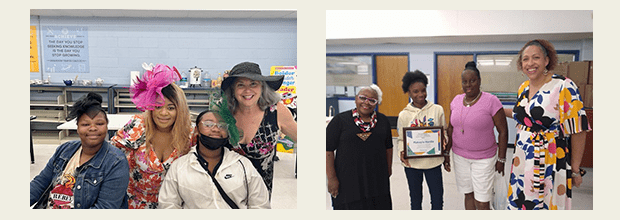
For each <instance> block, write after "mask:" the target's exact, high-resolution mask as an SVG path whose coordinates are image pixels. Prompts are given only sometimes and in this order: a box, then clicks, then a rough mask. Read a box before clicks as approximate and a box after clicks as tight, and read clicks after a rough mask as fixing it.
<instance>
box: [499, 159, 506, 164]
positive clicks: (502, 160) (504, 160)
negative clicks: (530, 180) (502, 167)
mask: <svg viewBox="0 0 620 220" xmlns="http://www.w3.org/2000/svg"><path fill="white" fill-rule="evenodd" d="M497 162H500V163H506V158H497Z"/></svg>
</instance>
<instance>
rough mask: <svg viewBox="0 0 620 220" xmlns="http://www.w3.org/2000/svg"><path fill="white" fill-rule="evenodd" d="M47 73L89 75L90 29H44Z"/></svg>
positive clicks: (78, 27) (42, 32)
mask: <svg viewBox="0 0 620 220" xmlns="http://www.w3.org/2000/svg"><path fill="white" fill-rule="evenodd" d="M41 42H42V44H43V60H44V61H43V62H44V63H43V64H44V65H45V66H44V67H45V69H44V70H45V72H48V73H53V72H61V73H87V72H89V71H90V70H89V64H88V61H89V60H88V56H89V54H88V28H87V27H81V26H46V27H42V31H41Z"/></svg>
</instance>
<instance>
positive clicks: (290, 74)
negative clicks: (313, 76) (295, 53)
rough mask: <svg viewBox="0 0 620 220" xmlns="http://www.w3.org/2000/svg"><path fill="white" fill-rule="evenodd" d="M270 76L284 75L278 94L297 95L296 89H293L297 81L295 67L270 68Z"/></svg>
mask: <svg viewBox="0 0 620 220" xmlns="http://www.w3.org/2000/svg"><path fill="white" fill-rule="evenodd" d="M270 74H271V75H275V76H277V75H284V81H283V82H282V86H280V89H278V91H277V92H278V93H280V94H284V93H287V92H288V93H292V94H296V93H297V91H296V90H297V89H296V87H295V80H297V66H272V67H271V71H270Z"/></svg>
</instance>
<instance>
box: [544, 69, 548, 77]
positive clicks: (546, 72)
mask: <svg viewBox="0 0 620 220" xmlns="http://www.w3.org/2000/svg"><path fill="white" fill-rule="evenodd" d="M543 75H545V76H547V75H549V71H548V70H547V68H545V72H543Z"/></svg>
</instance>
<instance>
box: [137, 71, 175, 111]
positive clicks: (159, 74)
mask: <svg viewBox="0 0 620 220" xmlns="http://www.w3.org/2000/svg"><path fill="white" fill-rule="evenodd" d="M151 65H152V64H151ZM180 79H181V74H180V73H179V71H178V70H177V68H176V67H174V66H173V67H172V68H170V67H169V66H167V65H163V64H157V65H155V66H154V67H153V68H152V69H151V70H147V71H146V72H145V73H144V74H143V76H142V79H140V78H137V81H134V82H135V83H134V84H133V85H132V86H131V88H129V91H130V92H131V101H132V102H133V103H134V104H135V105H136V108H137V109H139V110H140V111H146V110H155V107H157V106H163V105H164V103H165V101H164V95H163V94H162V93H161V90H162V89H163V88H164V87H166V86H168V85H170V84H171V83H174V82H176V81H179V80H180Z"/></svg>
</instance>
